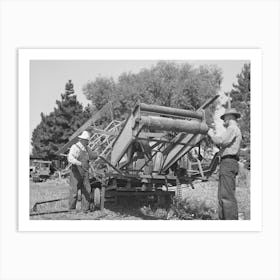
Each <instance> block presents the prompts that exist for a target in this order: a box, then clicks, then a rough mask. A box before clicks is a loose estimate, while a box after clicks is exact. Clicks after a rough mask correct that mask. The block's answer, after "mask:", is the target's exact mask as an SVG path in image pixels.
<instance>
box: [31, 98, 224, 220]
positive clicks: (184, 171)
mask: <svg viewBox="0 0 280 280" xmlns="http://www.w3.org/2000/svg"><path fill="white" fill-rule="evenodd" d="M218 97H219V95H216V96H214V97H213V98H211V99H210V100H208V101H207V102H206V103H205V104H203V105H202V106H201V107H200V108H199V109H198V110H197V111H190V110H184V109H176V108H170V107H164V106H158V105H148V104H144V103H138V104H136V106H135V107H134V109H133V110H132V112H131V114H130V116H129V117H128V118H127V119H126V121H125V122H120V121H116V120H114V119H113V118H112V121H111V122H110V123H109V125H108V126H107V127H106V128H104V129H99V128H97V127H96V126H95V123H96V121H98V120H99V119H100V117H102V116H103V115H104V114H105V113H106V112H107V111H110V110H112V108H111V105H110V104H107V105H105V106H104V107H103V108H102V109H101V110H100V111H99V112H97V113H96V114H95V115H94V116H93V117H92V118H91V119H90V120H88V121H87V122H86V123H85V124H84V125H83V126H82V127H81V128H79V129H78V130H77V131H76V132H75V133H74V134H73V135H72V136H71V137H70V139H69V142H68V143H66V144H65V145H64V146H63V147H62V149H61V150H60V151H59V154H60V155H64V156H65V155H66V153H67V150H68V149H69V148H70V147H71V145H72V144H73V143H75V142H76V141H77V136H78V135H79V134H80V133H81V132H82V131H84V130H90V131H92V132H94V133H93V136H92V139H91V140H90V142H89V147H90V148H91V149H92V150H93V151H98V152H99V157H98V159H97V160H95V161H93V162H91V163H90V166H91V169H90V177H91V180H90V181H91V186H92V192H94V196H95V197H96V193H97V194H99V195H100V199H97V200H98V201H99V202H100V208H101V209H103V208H104V202H105V201H114V202H118V201H119V200H120V197H127V198H128V199H130V198H133V197H143V198H149V199H152V200H153V201H154V202H160V204H165V205H169V204H170V203H171V202H172V197H173V196H174V195H175V193H177V195H178V196H180V194H181V185H182V184H186V185H190V186H191V187H193V185H192V182H193V181H194V180H203V181H205V180H207V179H208V178H209V177H210V176H211V174H212V173H213V172H214V171H215V170H216V167H217V165H218V163H219V156H218V153H217V154H215V155H214V156H213V158H212V159H211V162H210V163H209V164H207V165H203V164H202V161H201V159H202V157H201V155H200V145H201V143H202V142H203V140H204V139H206V137H207V131H208V129H209V127H208V125H207V124H206V118H205V109H206V108H207V107H209V106H210V105H211V104H212V103H213V102H214V101H215V100H216V99H217V98H218ZM64 199H67V198H61V199H57V200H54V201H59V200H64ZM48 202H53V200H50V201H44V202H37V203H36V204H35V205H34V207H33V208H34V209H37V208H36V207H37V205H39V204H43V203H48ZM35 212H37V211H35ZM37 214H39V213H38V212H37Z"/></svg>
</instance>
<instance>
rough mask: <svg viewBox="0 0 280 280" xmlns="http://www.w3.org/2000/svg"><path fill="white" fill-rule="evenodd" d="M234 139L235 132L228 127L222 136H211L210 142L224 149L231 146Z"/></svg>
mask: <svg viewBox="0 0 280 280" xmlns="http://www.w3.org/2000/svg"><path fill="white" fill-rule="evenodd" d="M235 138H236V135H235V130H234V129H233V128H231V127H229V128H228V129H227V130H226V132H225V133H224V134H223V135H222V136H216V135H213V136H212V137H211V139H212V141H213V142H214V143H215V144H216V145H219V146H221V147H223V148H226V147H228V146H229V145H231V144H232V142H233V141H234V139H235Z"/></svg>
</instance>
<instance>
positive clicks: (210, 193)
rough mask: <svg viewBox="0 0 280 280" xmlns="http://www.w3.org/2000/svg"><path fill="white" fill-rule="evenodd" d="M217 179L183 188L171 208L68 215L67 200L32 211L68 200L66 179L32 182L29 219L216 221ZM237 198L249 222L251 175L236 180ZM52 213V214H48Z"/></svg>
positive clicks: (109, 208)
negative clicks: (47, 201)
mask: <svg viewBox="0 0 280 280" xmlns="http://www.w3.org/2000/svg"><path fill="white" fill-rule="evenodd" d="M217 187H218V181H217V176H214V178H211V180H209V181H208V182H197V183H195V184H194V188H195V189H192V188H190V187H186V186H185V187H183V188H182V198H181V199H180V201H179V202H178V201H177V203H176V205H175V204H174V205H171V207H170V208H168V209H161V208H153V207H151V206H150V205H149V204H147V203H142V204H141V203H140V204H139V203H137V204H120V205H115V204H112V203H105V209H104V210H103V211H100V210H96V211H94V212H90V213H86V214H84V213H69V212H68V211H67V200H62V201H58V202H52V203H48V204H42V205H39V206H38V209H37V210H38V212H39V213H45V214H42V215H36V212H33V211H32V207H33V205H34V204H35V203H36V202H38V201H45V200H51V199H56V198H67V196H68V194H69V186H68V182H67V180H60V181H59V180H48V181H46V182H42V183H34V182H32V181H30V209H31V212H30V213H31V215H30V219H52V220H155V219H164V220H166V219H188V220H189V219H191V220H193V219H217V218H218V215H217ZM236 197H237V201H238V208H239V215H240V218H241V219H246V220H248V219H250V172H249V171H248V170H245V169H244V170H242V171H241V172H240V175H239V176H238V178H237V189H236ZM49 212H52V213H50V214H49Z"/></svg>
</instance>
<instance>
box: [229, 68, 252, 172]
mask: <svg viewBox="0 0 280 280" xmlns="http://www.w3.org/2000/svg"><path fill="white" fill-rule="evenodd" d="M250 77H251V65H250V63H245V64H244V66H243V68H242V70H241V73H239V74H238V75H237V83H236V84H233V85H232V87H233V89H232V90H231V91H230V97H231V106H232V107H233V108H235V109H237V111H238V112H239V113H240V114H241V118H240V120H239V121H238V123H239V126H240V129H241V133H242V148H243V151H242V152H241V157H242V158H243V160H244V161H245V163H246V164H245V166H246V167H247V168H250V149H251V145H250V136H251V132H250V120H251V117H250V115H251V110H250V105H251V101H250V100H251V98H250V96H251V87H250V83H251V79H250Z"/></svg>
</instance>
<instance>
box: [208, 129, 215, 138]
mask: <svg viewBox="0 0 280 280" xmlns="http://www.w3.org/2000/svg"><path fill="white" fill-rule="evenodd" d="M207 134H208V136H209V137H210V138H212V137H213V136H214V135H215V133H214V130H213V129H212V128H210V129H209V130H208V132H207Z"/></svg>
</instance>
